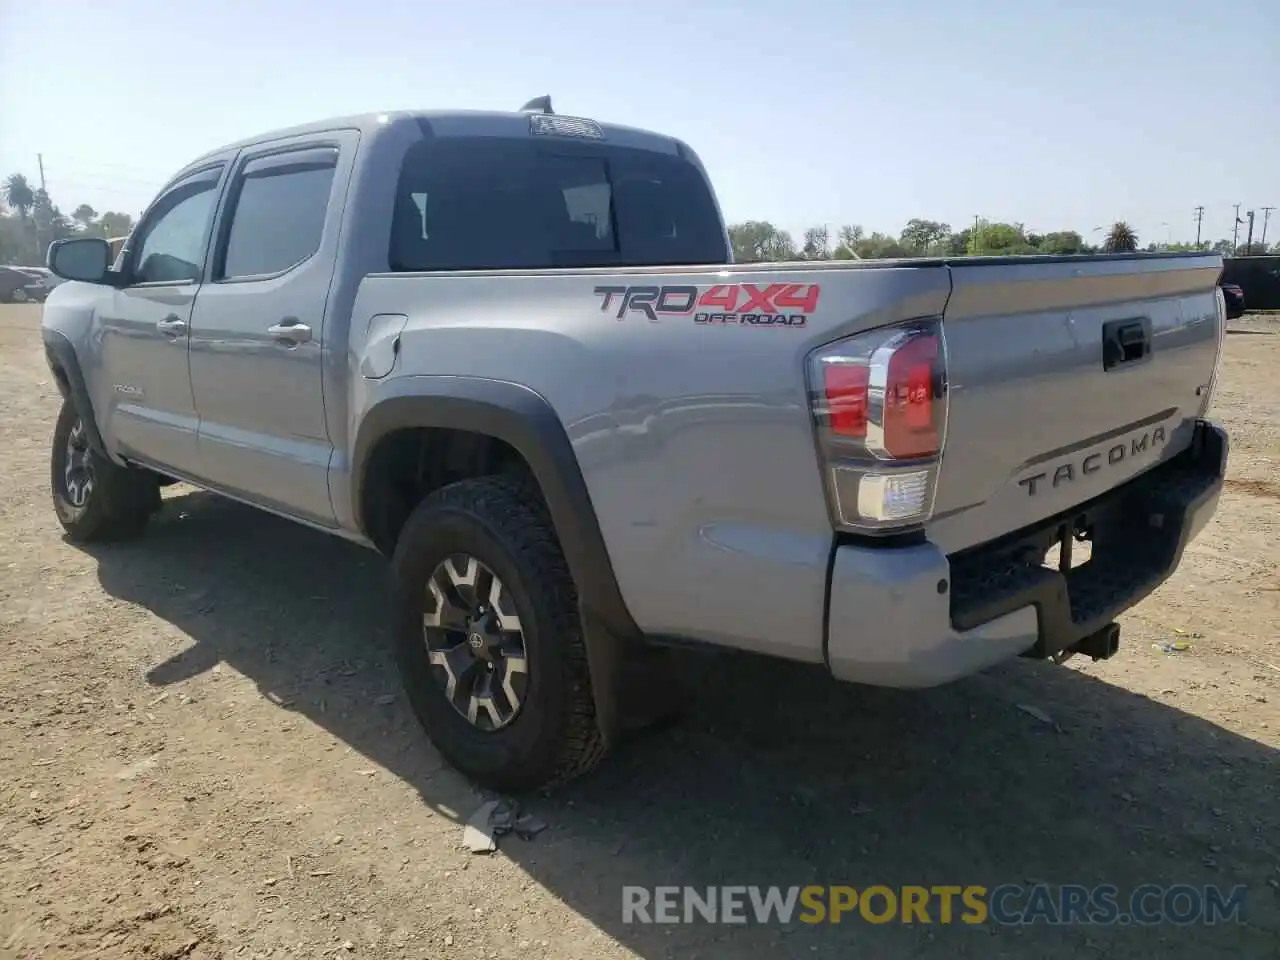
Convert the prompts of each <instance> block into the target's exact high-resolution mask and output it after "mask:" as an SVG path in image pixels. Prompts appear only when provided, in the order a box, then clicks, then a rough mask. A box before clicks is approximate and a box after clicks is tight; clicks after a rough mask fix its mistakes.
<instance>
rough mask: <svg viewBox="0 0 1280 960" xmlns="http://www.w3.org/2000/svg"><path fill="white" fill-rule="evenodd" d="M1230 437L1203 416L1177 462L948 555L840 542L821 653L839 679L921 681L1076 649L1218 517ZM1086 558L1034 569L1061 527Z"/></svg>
mask: <svg viewBox="0 0 1280 960" xmlns="http://www.w3.org/2000/svg"><path fill="white" fill-rule="evenodd" d="M1227 450H1228V442H1227V435H1226V432H1225V431H1224V430H1223V429H1222V428H1221V427H1219V426H1217V425H1216V424H1213V423H1209V422H1208V421H1201V422H1199V423H1198V424H1197V425H1196V430H1195V434H1194V438H1193V440H1192V443H1191V445H1190V447H1188V448H1187V450H1185V451H1183V452H1182V453H1181V454H1179V455H1178V456H1177V457H1175V458H1174V459H1172V460H1170V461H1168V462H1167V463H1164V464H1162V465H1160V466H1159V467H1156V468H1155V469H1153V470H1150V471H1148V472H1147V473H1145V474H1143V475H1142V476H1139V477H1136V478H1134V479H1133V480H1131V481H1130V482H1128V483H1126V484H1124V485H1123V486H1120V487H1117V488H1115V489H1114V490H1111V491H1108V492H1107V493H1105V494H1103V495H1102V496H1101V497H1098V498H1097V499H1095V500H1092V501H1090V502H1088V503H1085V504H1081V505H1080V506H1079V507H1076V508H1073V509H1072V510H1071V511H1069V512H1067V513H1064V514H1062V515H1060V516H1056V517H1051V518H1049V519H1047V520H1045V521H1043V522H1041V523H1037V524H1035V525H1034V526H1031V527H1027V528H1025V529H1022V530H1018V531H1016V532H1014V533H1012V534H1010V535H1008V536H1006V537H1002V538H1000V539H999V540H996V541H992V542H991V543H987V544H982V545H981V546H978V547H974V548H972V549H969V550H965V551H961V552H959V553H956V554H953V555H951V556H947V555H945V554H944V553H943V552H942V551H941V550H940V549H939V548H938V547H936V546H934V545H933V544H929V543H924V544H921V545H919V546H911V547H902V548H891V549H878V548H873V547H855V546H844V547H840V548H838V549H837V550H836V553H835V559H834V563H833V564H832V571H831V584H830V607H829V616H828V620H827V623H828V626H827V637H826V659H827V664H828V666H829V667H830V670H831V673H832V675H833V676H835V677H836V678H837V679H840V680H848V681H852V682H856V683H868V684H874V685H879V686H892V687H928V686H934V685H937V684H940V683H946V682H948V681H950V680H954V679H957V678H959V677H962V676H965V675H967V674H971V673H975V672H977V671H979V670H982V669H985V668H986V667H989V666H991V665H992V664H994V663H997V662H999V661H1001V660H1004V659H1007V658H1008V657H1011V656H1016V655H1018V654H1029V655H1032V656H1042V657H1043V656H1050V655H1052V654H1055V653H1059V652H1062V651H1065V650H1070V649H1072V648H1073V647H1075V645H1076V644H1078V643H1080V641H1081V640H1083V639H1084V638H1085V637H1087V636H1089V635H1090V634H1093V633H1096V632H1097V631H1098V630H1100V629H1101V628H1103V627H1104V626H1106V625H1107V624H1108V623H1109V622H1110V621H1111V620H1113V619H1114V618H1115V617H1117V616H1118V615H1119V614H1120V613H1122V612H1123V611H1125V610H1127V609H1129V608H1130V607H1132V606H1133V605H1134V604H1136V603H1138V602H1139V601H1140V600H1142V599H1143V598H1144V597H1146V596H1147V595H1148V594H1150V593H1151V592H1152V591H1153V590H1155V588H1156V587H1157V586H1159V585H1160V584H1161V583H1163V582H1164V581H1165V580H1166V579H1168V578H1169V576H1170V575H1171V574H1172V573H1173V571H1174V570H1175V569H1177V566H1178V563H1179V562H1180V561H1181V559H1182V552H1183V550H1184V549H1185V547H1186V545H1187V544H1188V543H1189V542H1190V541H1191V540H1192V539H1193V538H1194V537H1195V536H1196V535H1197V534H1198V533H1199V532H1200V531H1201V530H1202V529H1203V528H1204V526H1205V524H1207V523H1208V522H1209V520H1210V519H1211V518H1212V517H1213V514H1214V512H1215V510H1216V509H1217V505H1218V497H1219V496H1220V494H1221V492H1222V478H1223V475H1224V473H1225V471H1226V463H1227ZM1073 529H1074V530H1085V529H1087V530H1088V531H1089V533H1090V535H1091V541H1092V543H1091V546H1092V552H1091V556H1090V559H1089V561H1088V562H1087V563H1085V564H1083V565H1081V566H1078V567H1076V568H1074V569H1071V570H1068V571H1066V572H1065V573H1064V572H1059V571H1058V570H1053V569H1049V568H1047V567H1044V566H1042V565H1041V559H1042V558H1043V556H1044V553H1045V551H1046V550H1047V549H1048V548H1049V547H1050V546H1051V545H1052V544H1053V543H1056V542H1058V539H1059V538H1060V537H1061V536H1062V534H1063V532H1064V530H1065V531H1068V532H1069V531H1071V530H1073Z"/></svg>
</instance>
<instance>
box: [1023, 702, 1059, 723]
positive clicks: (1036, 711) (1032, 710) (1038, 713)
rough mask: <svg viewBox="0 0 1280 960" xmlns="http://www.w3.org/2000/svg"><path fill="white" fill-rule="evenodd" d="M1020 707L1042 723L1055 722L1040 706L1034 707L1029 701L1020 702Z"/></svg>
mask: <svg viewBox="0 0 1280 960" xmlns="http://www.w3.org/2000/svg"><path fill="white" fill-rule="evenodd" d="M1018 709H1019V710H1021V711H1022V712H1023V713H1025V714H1027V715H1028V716H1032V717H1035V718H1036V719H1037V720H1039V721H1040V722H1041V723H1053V717H1051V716H1049V715H1048V714H1047V713H1045V712H1044V711H1043V710H1041V709H1040V708H1039V707H1033V706H1032V705H1031V704H1029V703H1020V704H1018Z"/></svg>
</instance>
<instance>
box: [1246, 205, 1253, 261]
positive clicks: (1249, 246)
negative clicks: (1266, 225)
mask: <svg viewBox="0 0 1280 960" xmlns="http://www.w3.org/2000/svg"><path fill="white" fill-rule="evenodd" d="M1252 253H1253V211H1252V210H1250V211H1249V239H1248V240H1246V241H1245V242H1244V255H1245V256H1246V257H1247V256H1249V255H1251V254H1252Z"/></svg>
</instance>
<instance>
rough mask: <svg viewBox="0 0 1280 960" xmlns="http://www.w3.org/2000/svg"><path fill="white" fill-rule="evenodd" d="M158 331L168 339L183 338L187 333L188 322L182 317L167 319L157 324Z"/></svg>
mask: <svg viewBox="0 0 1280 960" xmlns="http://www.w3.org/2000/svg"><path fill="white" fill-rule="evenodd" d="M156 329H157V330H159V331H160V332H161V333H163V334H164V335H165V336H167V337H182V336H186V333H187V321H185V320H183V319H182V318H181V317H165V318H164V319H163V320H161V321H159V322H158V323H156Z"/></svg>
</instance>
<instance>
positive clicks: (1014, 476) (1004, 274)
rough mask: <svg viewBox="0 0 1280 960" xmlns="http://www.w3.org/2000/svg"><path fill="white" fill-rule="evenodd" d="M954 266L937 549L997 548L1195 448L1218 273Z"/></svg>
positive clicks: (1092, 264) (1162, 260)
mask: <svg viewBox="0 0 1280 960" xmlns="http://www.w3.org/2000/svg"><path fill="white" fill-rule="evenodd" d="M950 266H951V272H952V278H953V286H952V295H951V298H950V300H949V301H948V303H947V307H946V313H945V316H944V329H945V334H946V349H947V377H948V381H949V397H950V400H949V405H948V412H947V424H946V441H945V448H944V454H943V458H942V465H941V469H940V472H939V476H938V483H937V493H936V499H935V503H934V514H933V520H932V521H931V522H930V525H929V535H930V538H931V539H932V540H934V542H936V543H938V544H939V545H940V546H942V547H943V548H944V549H945V550H947V551H948V552H951V551H954V550H959V549H962V548H964V547H969V546H973V545H975V544H979V543H984V542H986V541H989V540H991V539H993V538H995V537H998V536H1001V535H1003V534H1006V533H1008V532H1010V531H1013V530H1017V529H1020V528H1021V527H1024V526H1026V525H1028V524H1031V523H1034V522H1036V521H1038V520H1041V519H1044V518H1045V517H1048V516H1051V515H1053V514H1056V513H1060V512H1062V511H1064V510H1068V509H1070V508H1072V507H1073V506H1075V505H1077V504H1080V503H1083V502H1084V501H1086V500H1088V499H1090V498H1092V497H1095V496H1097V495H1099V494H1101V493H1104V492H1106V491H1107V490H1109V489H1111V488H1112V487H1115V486H1117V485H1118V484H1121V483H1123V482H1124V481H1126V480H1128V479H1130V478H1132V477H1134V476H1136V475H1137V474H1140V473H1142V472H1144V471H1146V470H1148V469H1150V468H1151V467H1153V466H1155V465H1156V464H1158V463H1161V462H1163V461H1165V460H1167V459H1169V458H1171V457H1173V456H1175V455H1176V454H1177V453H1178V452H1180V451H1181V450H1183V449H1185V448H1186V447H1187V445H1188V444H1189V443H1190V441H1191V436H1192V431H1193V428H1194V425H1195V421H1196V419H1197V418H1198V417H1200V416H1201V415H1202V414H1203V412H1204V407H1205V405H1206V400H1207V399H1208V390H1209V384H1210V380H1211V378H1212V376H1213V372H1214V368H1215V365H1216V363H1217V356H1218V350H1219V346H1220V341H1221V336H1222V333H1221V329H1220V324H1219V319H1218V312H1217V294H1216V284H1217V280H1218V276H1219V274H1220V273H1221V269H1222V261H1221V259H1220V258H1219V257H1217V256H1216V255H1204V256H1202V255H1191V256H1163V257H1162V256H1151V255H1145V256H1135V257H1106V258H1098V259H1084V258H1081V259H1074V258H1073V259H1070V260H1061V259H1059V260H1054V261H1047V260H1026V261H1021V262H1011V261H1010V260H1008V259H999V260H971V261H953V262H952V263H951V264H950ZM1104 343H1105V345H1104Z"/></svg>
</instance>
